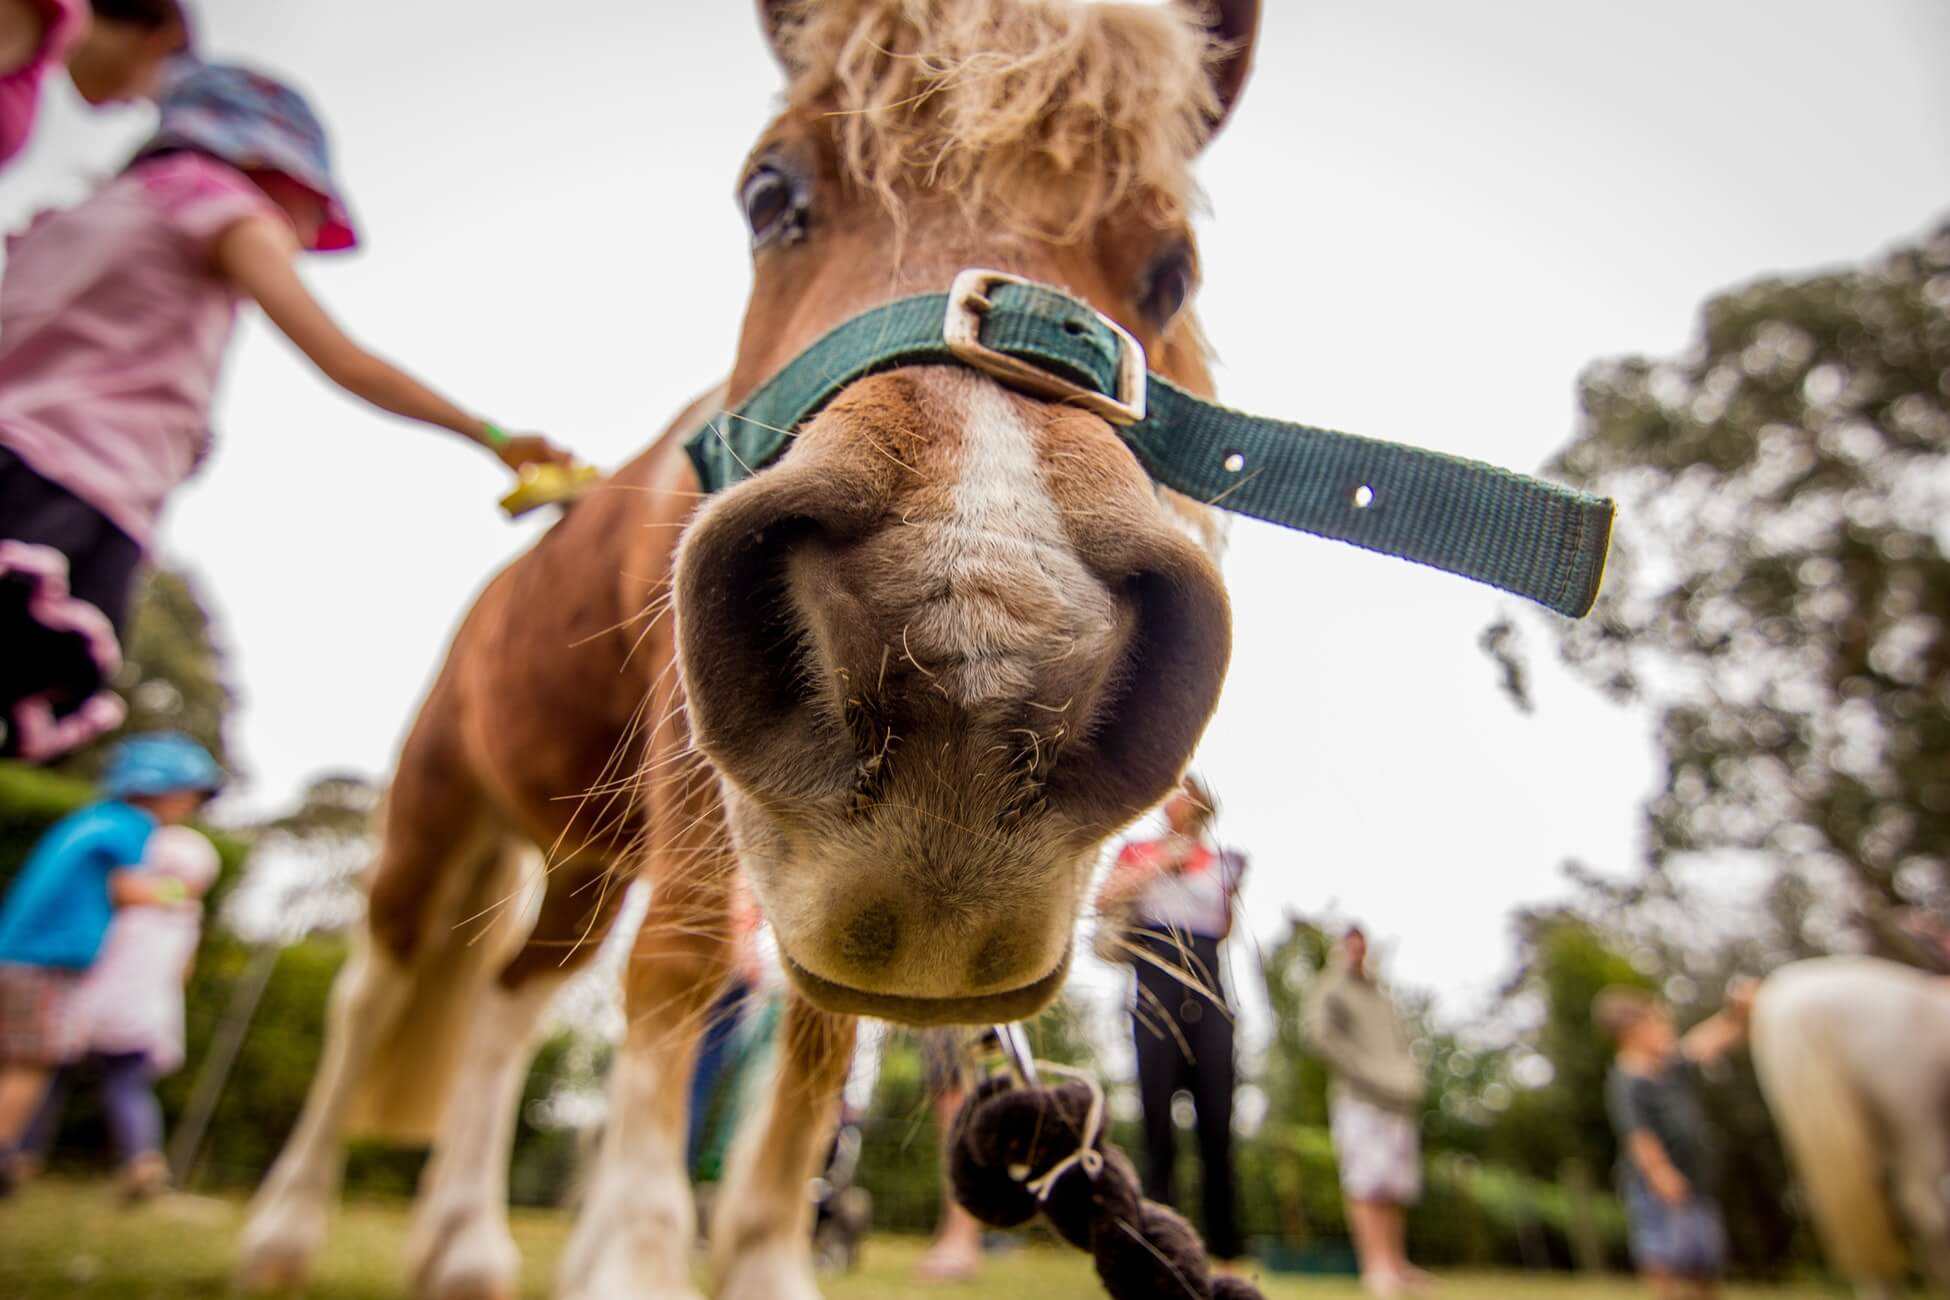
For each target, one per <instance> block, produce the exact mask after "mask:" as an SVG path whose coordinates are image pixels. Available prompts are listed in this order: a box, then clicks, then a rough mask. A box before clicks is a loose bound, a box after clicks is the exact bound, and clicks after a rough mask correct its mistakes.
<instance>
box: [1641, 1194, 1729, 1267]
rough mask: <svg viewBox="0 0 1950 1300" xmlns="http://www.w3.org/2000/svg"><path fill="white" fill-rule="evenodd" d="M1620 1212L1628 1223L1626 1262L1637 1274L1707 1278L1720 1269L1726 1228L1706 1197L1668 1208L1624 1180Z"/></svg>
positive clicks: (1714, 1204) (1715, 1205) (1724, 1256)
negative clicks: (1628, 1255) (1629, 1242)
mask: <svg viewBox="0 0 1950 1300" xmlns="http://www.w3.org/2000/svg"><path fill="white" fill-rule="evenodd" d="M1625 1213H1626V1217H1627V1218H1629V1219H1630V1220H1631V1224H1632V1232H1631V1239H1632V1262H1633V1263H1635V1264H1637V1265H1638V1266H1639V1270H1640V1271H1641V1272H1647V1273H1668V1274H1671V1275H1672V1276H1674V1277H1684V1278H1699V1279H1711V1278H1717V1277H1719V1276H1720V1274H1721V1273H1722V1272H1724V1271H1725V1270H1726V1264H1727V1230H1726V1224H1725V1222H1724V1221H1723V1220H1722V1219H1721V1217H1720V1205H1719V1202H1718V1201H1715V1200H1714V1199H1713V1198H1712V1197H1710V1196H1694V1197H1691V1198H1690V1199H1688V1200H1686V1201H1684V1202H1682V1203H1681V1204H1679V1205H1673V1204H1672V1203H1670V1202H1668V1201H1665V1200H1663V1199H1661V1198H1660V1197H1659V1196H1657V1195H1655V1194H1654V1193H1653V1191H1652V1189H1651V1188H1650V1187H1647V1186H1646V1185H1645V1183H1644V1182H1643V1181H1642V1180H1640V1179H1639V1178H1636V1177H1633V1176H1631V1175H1627V1176H1626V1177H1625Z"/></svg>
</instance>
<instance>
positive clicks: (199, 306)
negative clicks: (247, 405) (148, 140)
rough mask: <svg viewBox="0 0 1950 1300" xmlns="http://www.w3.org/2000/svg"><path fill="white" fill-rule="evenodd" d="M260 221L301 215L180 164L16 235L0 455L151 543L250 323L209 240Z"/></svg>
mask: <svg viewBox="0 0 1950 1300" xmlns="http://www.w3.org/2000/svg"><path fill="white" fill-rule="evenodd" d="M256 216H269V217H272V218H274V219H276V220H278V221H285V220H287V218H286V217H285V215H284V211H283V209H281V208H279V207H278V206H277V205H276V204H274V203H272V202H271V200H270V198H269V197H268V196H267V195H266V194H265V193H264V191H262V190H260V189H258V188H257V186H256V185H254V184H252V183H251V181H250V180H249V178H247V177H246V176H245V175H244V174H243V173H242V172H240V171H238V170H236V169H235V168H234V167H231V166H229V165H227V164H225V163H220V162H217V161H216V160H214V159H212V158H207V157H204V156H203V155H201V154H188V153H180V154H170V155H167V156H164V157H161V158H157V159H155V160H153V161H151V162H145V163H141V164H138V165H137V166H135V167H132V168H130V169H129V170H128V171H127V172H124V173H123V174H122V175H120V176H118V177H116V178H115V179H114V180H112V181H110V182H109V183H108V184H107V185H104V186H103V187H102V188H101V189H99V190H97V191H96V192H95V193H94V195H92V196H91V197H90V198H88V199H86V200H84V201H83V202H82V203H80V204H78V205H76V206H75V207H73V208H69V209H68V210H66V211H64V212H49V213H42V214H41V215H40V216H38V217H36V218H35V219H34V222H33V224H32V225H31V226H29V227H28V229H27V231H26V233H24V234H20V235H16V236H14V237H12V238H11V239H9V240H8V241H7V269H6V278H5V280H4V282H0V446H3V447H6V448H8V449H9V450H11V451H13V452H14V453H15V454H16V455H18V456H19V457H20V458H21V459H22V460H24V461H26V462H27V463H28V464H29V465H31V466H33V468H34V470H35V471H36V472H37V473H39V474H40V475H41V476H42V477H43V478H48V479H52V480H53V481H54V482H56V483H59V484H60V485H61V486H62V487H64V488H66V489H67V490H68V491H70V492H72V493H74V494H75V495H76V496H78V497H80V498H81V499H82V500H84V501H86V502H87V503H88V504H89V505H91V506H93V507H95V509H97V510H99V511H101V512H102V513H103V514H104V515H107V516H108V517H109V519H110V520H112V521H113V522H114V523H115V526H116V527H118V528H120V529H121V530H122V531H123V532H125V533H127V534H128V535H129V536H130V537H133V538H134V539H135V540H136V541H138V542H140V543H141V544H142V545H143V546H145V547H147V546H149V545H150V544H151V543H152V541H153V540H154V538H155V532H156V525H157V522H158V520H159V518H160V517H161V515H162V509H163V503H164V501H165V500H167V498H168V496H169V494H170V493H171V492H172V491H174V490H175V489H176V487H177V486H178V485H179V484H181V483H182V482H183V480H185V479H187V478H188V477H189V476H190V475H191V474H193V473H194V472H195V471H196V467H197V465H198V464H199V463H200V462H201V461H202V459H203V456H204V453H205V452H206V451H207V450H208V446H209V441H210V407H211V404H212V402H213V401H214V400H215V396H216V390H217V377H218V374H219V372H220V371H221V369H222V367H223V357H224V352H225V350H226V349H227V348H228V347H229V344H230V335H231V330H232V328H233V327H234V326H235V324H236V319H237V302H238V294H237V291H236V290H235V289H233V288H232V287H231V286H230V284H229V282H228V281H226V280H225V279H224V278H223V277H222V276H221V275H220V274H218V272H217V270H216V269H215V267H214V266H212V264H211V261H210V252H211V246H212V245H213V244H214V243H215V242H216V239H217V237H218V236H219V235H222V234H223V233H224V232H225V231H227V230H229V229H230V227H231V226H233V225H235V224H236V223H237V222H239V221H241V220H243V219H245V218H247V217H256Z"/></svg>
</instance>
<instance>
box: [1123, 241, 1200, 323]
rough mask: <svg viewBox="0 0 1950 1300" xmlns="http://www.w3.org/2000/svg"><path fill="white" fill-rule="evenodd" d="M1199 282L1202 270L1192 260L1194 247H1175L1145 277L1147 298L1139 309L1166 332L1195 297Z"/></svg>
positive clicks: (1143, 299)
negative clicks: (1173, 319) (1194, 286)
mask: <svg viewBox="0 0 1950 1300" xmlns="http://www.w3.org/2000/svg"><path fill="white" fill-rule="evenodd" d="M1197 279H1198V268H1197V266H1196V264H1195V263H1194V262H1193V260H1192V249H1191V245H1189V244H1183V243H1181V244H1176V245H1174V246H1173V247H1172V248H1171V249H1169V250H1168V251H1167V252H1165V254H1164V255H1163V256H1161V257H1159V258H1158V260H1157V261H1155V262H1153V263H1152V264H1151V269H1150V271H1148V272H1147V273H1146V274H1145V282H1144V295H1143V297H1142V298H1140V299H1139V300H1138V310H1140V311H1142V312H1143V313H1144V318H1145V319H1146V320H1148V321H1150V322H1151V324H1152V325H1153V326H1155V327H1156V328H1158V329H1163V328H1164V327H1165V326H1167V325H1169V324H1170V323H1171V321H1172V318H1173V317H1174V316H1176V315H1178V313H1179V310H1180V309H1181V308H1183V307H1184V305H1185V300H1186V299H1187V298H1190V297H1191V296H1192V285H1193V283H1194V282H1195V281H1196V280H1197Z"/></svg>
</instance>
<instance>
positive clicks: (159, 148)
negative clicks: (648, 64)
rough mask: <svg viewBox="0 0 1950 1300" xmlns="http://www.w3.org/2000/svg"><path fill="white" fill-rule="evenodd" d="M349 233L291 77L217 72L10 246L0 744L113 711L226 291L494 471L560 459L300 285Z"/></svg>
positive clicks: (174, 99)
mask: <svg viewBox="0 0 1950 1300" xmlns="http://www.w3.org/2000/svg"><path fill="white" fill-rule="evenodd" d="M355 242H356V237H355V235H354V233H353V229H352V224H351V218H350V216H349V214H348V213H347V210H346V206H345V203H344V201H343V200H342V199H341V197H340V193H339V187H338V183H337V181H336V180H335V179H334V178H333V175H332V170H331V164H330V158H329V155H328V151H327V147H326V141H325V133H324V130H323V128H322V127H321V126H320V124H319V121H318V119H317V118H316V117H315V116H314V115H313V113H312V111H311V109H310V107H309V106H308V105H307V104H306V103H305V101H304V100H303V99H302V98H300V97H299V96H298V95H297V93H296V92H294V91H292V90H290V89H288V88H287V87H285V86H283V85H281V84H279V83H278V82H276V81H273V80H271V79H269V78H267V77H263V76H260V75H258V74H256V73H253V72H249V71H246V70H245V69H242V68H232V67H212V66H200V67H195V68H193V69H191V70H190V71H188V72H187V73H185V74H184V75H182V76H181V77H180V78H179V79H178V80H177V82H176V83H175V84H173V85H172V86H171V87H170V88H169V89H168V90H166V91H165V93H164V95H163V99H162V103H161V123H160V127H159V129H158V131H157V134H156V136H155V137H154V138H153V139H152V140H150V141H149V143H148V144H146V145H144V146H143V147H142V149H141V150H139V151H138V152H137V154H136V157H135V161H134V162H132V163H131V164H130V165H129V167H128V169H127V170H126V171H124V172H123V173H122V174H121V175H120V176H119V177H117V178H116V179H114V180H112V181H110V182H109V183H108V184H107V185H105V186H104V187H103V188H102V189H101V190H99V191H98V192H97V193H96V194H95V195H94V196H93V197H91V198H89V199H87V200H86V201H84V202H83V203H81V204H80V205H79V206H77V207H75V208H73V209H71V210H69V211H67V212H61V213H56V214H51V215H43V216H41V217H40V218H38V219H37V220H36V221H35V222H34V224H33V225H32V226H31V227H30V228H29V229H28V231H27V233H26V234H25V235H23V236H19V237H16V238H15V239H14V240H12V241H10V244H9V255H8V258H7V264H6V279H5V283H4V287H3V288H0V645H6V646H7V647H8V648H9V653H8V654H7V655H6V656H5V657H4V659H0V726H4V729H5V735H4V736H0V756H6V755H14V756H18V757H22V758H26V759H29V760H30V761H45V760H47V759H49V758H52V757H55V756H57V755H59V754H61V753H63V752H65V751H66V750H69V749H72V748H73V747H74V746H76V745H78V744H80V743H82V742H83V741H85V740H87V739H88V738H90V737H91V736H94V735H97V734H99V733H100V732H101V731H103V730H105V729H106V728H108V727H110V726H113V725H114V724H115V722H116V721H117V720H118V719H119V718H120V716H121V712H122V710H121V701H120V700H119V699H117V698H116V697H115V696H114V695H113V694H112V693H110V692H109V691H108V690H106V689H105V687H106V684H107V682H108V680H109V678H110V677H111V675H112V674H113V673H114V672H115V670H116V667H117V666H118V663H119V660H120V643H119V639H118V637H119V628H120V625H121V622H122V620H123V619H124V617H125V616H126V614H127V605H128V598H129V590H130V584H131V581H132V579H133V576H134V573H135V569H136V564H137V562H138V561H139V560H140V559H141V557H142V555H143V553H144V552H145V551H146V550H147V549H148V548H149V547H150V546H151V545H152V543H153V541H154V539H155V532H156V527H157V522H158V519H159V517H160V515H161V513H162V509H163V505H164V503H165V502H166V501H167V499H168V497H169V495H170V493H171V492H173V491H174V490H175V489H176V487H177V486H178V485H179V484H181V483H182V482H183V481H184V480H185V479H187V478H188V477H189V476H190V475H191V474H193V473H194V472H195V471H196V468H197V466H198V464H199V463H200V462H201V461H202V460H203V458H204V456H205V455H207V454H208V451H209V442H210V437H209V416H210V406H211V399H212V396H213V393H214V390H215V387H216V382H217V374H218V370H219V368H220V366H221V364H222V361H223V356H224V352H225V350H226V347H227V345H228V344H229V341H230V336H231V327H232V324H233V322H234V319H235V316H236V307H237V303H238V301H239V300H240V299H243V298H248V299H251V300H253V301H255V302H256V303H257V304H258V305H259V306H261V307H262V308H263V309H264V313H265V315H266V316H268V317H269V318H270V319H271V322H272V323H273V324H274V325H276V326H277V327H278V328H279V329H280V330H282V331H283V332H284V334H285V336H286V337H287V338H289V339H290V340H291V341H292V343H293V344H295V345H296V346H297V347H298V349H299V350H300V351H301V352H303V353H304V354H305V355H306V356H307V357H309V358H310V359H311V360H312V361H313V362H314V363H315V364H316V365H317V366H318V368H319V370H321V371H322V372H323V373H324V374H325V376H326V377H327V378H328V379H330V380H332V381H333V382H334V383H336V384H337V385H338V386H339V387H341V388H343V389H345V390H346V391H347V392H350V393H352V394H354V395H356V396H358V397H361V398H364V399H365V400H367V401H369V402H371V403H373V404H374V405H375V406H378V407H381V408H382V409H384V410H387V411H391V412H393V413H395V414H398V415H403V416H406V417H407V418H409V419H413V420H417V421H420V422H421V423H424V424H429V425H434V426H437V427H439V428H443V429H448V430H451V431H453V432H454V433H457V434H459V435H460V436H461V437H463V438H466V439H468V440H469V441H470V442H473V443H475V444H477V445H478V446H481V447H483V448H485V449H487V450H489V451H490V452H492V453H493V454H494V455H496V456H498V457H499V458H500V459H501V460H502V462H503V463H504V464H506V465H507V466H509V467H510V468H511V469H519V468H520V467H522V466H523V465H527V464H531V463H538V462H563V461H566V460H567V459H568V457H567V456H566V455H565V454H564V453H562V452H560V451H558V450H557V449H555V448H554V447H552V446H551V445H550V444H549V443H548V442H547V441H546V440H545V439H542V438H539V437H520V438H515V437H510V436H509V435H507V434H506V433H503V432H502V431H501V429H500V428H499V427H497V426H496V425H494V424H492V423H490V422H488V421H486V420H483V419H481V418H479V417H478V416H474V415H470V414H468V413H467V412H466V411H464V410H462V409H461V408H460V407H458V406H455V405H454V404H453V403H452V402H449V401H448V400H447V399H446V398H444V397H442V396H440V395H439V394H438V393H435V392H433V391H432V390H430V389H429V388H427V387H426V386H425V385H424V384H422V383H420V382H419V381H418V380H416V379H414V378H412V377H411V376H409V375H407V374H405V373H404V372H402V371H400V370H398V369H396V368H395V367H393V366H392V365H390V364H388V363H387V362H385V361H382V360H381V359H379V358H378V357H376V356H374V355H372V354H371V353H369V352H367V351H366V350H365V349H364V348H362V347H360V346H359V345H358V344H357V343H355V342H353V341H352V340H351V339H350V338H348V337H347V336H346V334H345V333H344V332H343V331H342V330H341V329H340V328H339V326H338V325H337V324H336V323H335V322H334V321H333V320H332V318H331V317H330V316H329V315H327V314H326V312H325V310H324V308H323V307H321V306H320V305H319V303H318V302H317V300H316V299H314V298H313V297H312V296H311V293H310V292H309V291H308V290H307V289H306V288H305V285H304V283H303V282H302V281H301V280H300V279H299V278H298V275H297V272H296V270H295V269H294V266H293V263H294V262H295V261H296V260H297V258H298V255H299V254H300V253H301V252H304V251H306V250H313V251H320V252H325V251H332V250H336V249H344V248H350V247H352V246H353V245H354V243H355Z"/></svg>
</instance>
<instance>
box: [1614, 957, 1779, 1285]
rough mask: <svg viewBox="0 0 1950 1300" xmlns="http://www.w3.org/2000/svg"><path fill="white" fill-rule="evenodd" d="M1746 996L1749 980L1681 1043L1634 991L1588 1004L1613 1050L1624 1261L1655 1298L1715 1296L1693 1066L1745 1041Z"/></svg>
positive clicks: (1714, 1241) (1660, 1013) (1710, 1187)
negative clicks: (1627, 1231) (1626, 1247)
mask: <svg viewBox="0 0 1950 1300" xmlns="http://www.w3.org/2000/svg"><path fill="white" fill-rule="evenodd" d="M1754 988H1755V986H1754V984H1753V983H1752V981H1741V982H1739V983H1737V984H1735V985H1733V986H1732V987H1730V988H1729V989H1728V990H1727V1004H1726V1007H1725V1008H1724V1009H1723V1010H1721V1011H1720V1012H1718V1013H1716V1014H1715V1015H1712V1016H1709V1017H1708V1018H1707V1019H1705V1020H1703V1021H1701V1022H1700V1023H1699V1024H1698V1025H1696V1026H1694V1027H1693V1028H1692V1030H1690V1031H1689V1032H1688V1033H1687V1034H1686V1036H1685V1037H1684V1038H1680V1037H1679V1036H1678V1035H1677V1034H1676V1033H1675V1032H1674V1029H1673V1023H1672V1008H1671V1007H1669V1006H1667V1005H1666V1004H1665V1002H1664V1001H1662V1000H1661V999H1659V998H1657V997H1655V996H1654V995H1652V994H1650V993H1647V992H1645V991H1644V990H1642V989H1634V988H1625V987H1613V988H1608V989H1605V990H1604V991H1603V992H1601V993H1599V995H1598V997H1597V999H1596V1000H1595V1001H1594V1002H1593V1003H1592V1013H1591V1014H1592V1020H1593V1021H1594V1022H1595V1023H1596V1024H1597V1026H1598V1028H1599V1030H1600V1031H1601V1032H1603V1033H1604V1034H1605V1035H1606V1036H1607V1037H1609V1038H1610V1039H1611V1040H1612V1041H1613V1042H1614V1043H1616V1044H1617V1045H1618V1055H1617V1058H1616V1060H1615V1062H1614V1064H1613V1066H1612V1070H1611V1075H1610V1077H1609V1078H1607V1079H1606V1081H1605V1101H1606V1107H1607V1109H1608V1110H1609V1111H1610V1112H1611V1122H1612V1128H1613V1130H1614V1131H1615V1132H1616V1133H1617V1134H1618V1145H1619V1148H1620V1156H1619V1182H1620V1184H1621V1192H1622V1194H1623V1196H1624V1199H1625V1208H1626V1213H1627V1215H1628V1217H1629V1218H1630V1220H1631V1239H1632V1258H1633V1260H1634V1262H1636V1263H1637V1265H1638V1268H1639V1272H1640V1273H1641V1274H1642V1275H1643V1276H1644V1277H1645V1279H1646V1280H1647V1281H1648V1282H1650V1283H1651V1284H1652V1291H1653V1294H1654V1295H1655V1296H1658V1297H1659V1298H1660V1300H1668V1298H1671V1300H1678V1298H1680V1297H1689V1296H1696V1297H1710V1296H1712V1295H1714V1294H1716V1293H1717V1290H1718V1287H1719V1279H1720V1274H1721V1272H1722V1271H1723V1270H1724V1268H1725V1266H1726V1228H1725V1225H1724V1224H1723V1223H1722V1221H1721V1218H1720V1206H1719V1202H1718V1200H1717V1199H1716V1196H1715V1191H1714V1182H1715V1177H1716V1174H1717V1166H1718V1151H1717V1149H1716V1145H1717V1144H1716V1142H1715V1140H1714V1134H1713V1130H1712V1127H1711V1125H1710V1123H1709V1122H1708V1120H1707V1117H1706V1109H1705V1107H1704V1106H1703V1105H1702V1104H1701V1101H1700V1096H1699V1067H1700V1066H1703V1065H1707V1064H1710V1063H1711V1062H1713V1061H1717V1060H1718V1059H1720V1058H1721V1057H1722V1056H1725V1055H1726V1054H1727V1053H1728V1052H1730V1051H1732V1050H1733V1049H1734V1048H1735V1047H1737V1046H1739V1045H1740V1043H1741V1042H1742V1041H1743V1040H1744V1039H1745V1038H1746V1036H1747V1018H1748V1015H1749V1013H1751V1012H1752V1010H1753V1005H1754Z"/></svg>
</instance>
